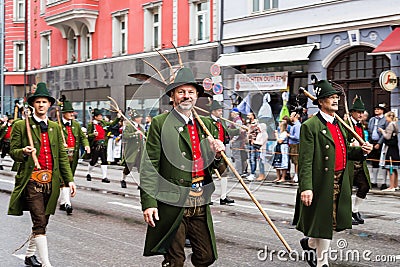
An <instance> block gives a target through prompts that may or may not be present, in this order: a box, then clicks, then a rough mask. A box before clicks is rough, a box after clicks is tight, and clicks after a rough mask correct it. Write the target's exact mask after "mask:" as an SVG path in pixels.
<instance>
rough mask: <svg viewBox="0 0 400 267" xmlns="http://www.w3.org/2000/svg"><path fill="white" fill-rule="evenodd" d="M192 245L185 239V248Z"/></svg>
mask: <svg viewBox="0 0 400 267" xmlns="http://www.w3.org/2000/svg"><path fill="white" fill-rule="evenodd" d="M191 247H192V244H190V240H189V239H187V238H186V239H185V248H191Z"/></svg>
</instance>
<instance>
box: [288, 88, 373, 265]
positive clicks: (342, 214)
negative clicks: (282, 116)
mask: <svg viewBox="0 0 400 267" xmlns="http://www.w3.org/2000/svg"><path fill="white" fill-rule="evenodd" d="M315 92H316V96H317V99H316V100H314V102H313V104H314V105H318V107H319V109H320V111H319V112H318V113H317V114H316V115H315V116H313V117H312V118H310V119H308V120H306V121H305V122H304V123H303V124H302V126H301V129H300V148H299V189H298V198H297V203H296V210H295V220H294V222H295V223H296V224H297V225H296V228H297V229H298V230H299V231H301V232H303V233H304V235H305V236H306V237H305V238H303V239H301V241H300V244H301V246H302V248H303V249H304V250H306V251H308V252H311V255H312V253H315V252H316V256H317V259H315V257H309V258H308V259H307V262H308V263H309V264H310V266H318V267H321V266H329V263H328V253H327V250H328V249H329V247H330V242H331V240H332V235H333V233H332V232H333V231H342V230H345V229H351V227H352V213H351V184H352V183H351V181H350V178H349V173H348V165H349V160H360V161H361V160H365V158H366V155H367V154H368V153H369V152H371V150H372V145H371V144H369V143H365V144H363V145H362V146H361V147H353V146H350V145H349V143H348V141H347V132H346V130H345V129H344V128H343V126H342V124H341V123H340V122H338V121H337V120H336V119H335V112H337V111H338V108H339V100H340V97H339V96H340V95H341V92H337V91H336V90H335V89H334V88H333V87H332V85H331V84H330V83H329V82H328V81H326V80H321V81H318V82H317V84H316V86H315ZM309 255H310V254H309ZM314 256H315V254H314Z"/></svg>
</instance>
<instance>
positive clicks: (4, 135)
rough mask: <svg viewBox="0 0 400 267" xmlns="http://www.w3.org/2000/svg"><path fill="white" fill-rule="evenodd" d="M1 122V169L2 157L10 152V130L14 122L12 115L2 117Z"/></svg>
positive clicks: (1, 165) (0, 164) (0, 168)
mask: <svg viewBox="0 0 400 267" xmlns="http://www.w3.org/2000/svg"><path fill="white" fill-rule="evenodd" d="M3 118H4V119H3V124H2V125H1V126H0V151H1V156H0V170H3V159H4V158H5V157H6V155H7V154H10V141H11V130H12V125H13V123H14V115H6V116H4V117H3Z"/></svg>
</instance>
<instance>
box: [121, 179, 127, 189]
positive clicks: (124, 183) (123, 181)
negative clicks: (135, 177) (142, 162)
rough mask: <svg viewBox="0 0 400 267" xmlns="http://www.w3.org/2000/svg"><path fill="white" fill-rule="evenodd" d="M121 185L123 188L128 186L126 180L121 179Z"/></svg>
mask: <svg viewBox="0 0 400 267" xmlns="http://www.w3.org/2000/svg"><path fill="white" fill-rule="evenodd" d="M121 187H122V188H126V182H125V180H121Z"/></svg>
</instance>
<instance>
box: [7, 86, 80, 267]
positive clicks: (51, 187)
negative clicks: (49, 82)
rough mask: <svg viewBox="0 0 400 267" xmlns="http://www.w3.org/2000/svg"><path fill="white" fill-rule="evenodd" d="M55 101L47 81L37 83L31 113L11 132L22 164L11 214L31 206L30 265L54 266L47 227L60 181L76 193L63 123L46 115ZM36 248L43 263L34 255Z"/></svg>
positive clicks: (15, 154) (13, 151)
mask: <svg viewBox="0 0 400 267" xmlns="http://www.w3.org/2000/svg"><path fill="white" fill-rule="evenodd" d="M54 102H55V99H54V98H53V97H51V96H50V94H49V91H48V90H47V88H46V84H44V83H38V85H37V89H36V91H35V93H34V94H32V95H31V96H30V97H29V98H28V104H29V105H30V106H33V108H34V113H33V115H32V117H30V118H26V119H25V120H20V121H18V122H16V123H15V124H14V126H13V130H12V135H11V149H10V155H11V157H12V158H13V159H14V160H15V161H16V162H20V164H19V169H18V172H17V175H16V176H15V187H14V190H13V192H12V193H11V198H10V203H9V207H8V214H9V215H17V216H21V215H22V214H23V211H24V210H29V212H30V214H31V218H32V223H33V226H32V235H31V237H30V239H29V244H28V249H27V252H26V257H25V264H26V265H28V266H46V267H48V266H51V264H50V261H49V257H48V248H47V238H46V227H47V224H48V221H49V217H50V215H51V214H54V212H55V209H56V207H57V199H58V196H59V193H60V182H61V181H62V182H63V183H64V184H66V185H68V186H69V188H70V189H71V196H75V193H76V186H75V183H74V178H73V176H72V172H71V168H70V166H69V162H68V157H67V153H66V151H65V147H64V144H63V140H62V136H61V134H62V133H61V130H60V127H59V126H58V125H57V123H55V122H52V121H50V120H49V119H48V116H47V111H48V109H49V108H50V106H51V105H53V104H54ZM26 120H29V121H28V123H29V129H30V131H31V136H32V140H33V146H31V144H30V142H29V139H28V133H27V129H28V128H27V125H26ZM32 155H36V158H37V161H34V159H33V157H32ZM36 158H35V159H36ZM61 174H62V175H61ZM36 249H37V250H38V253H39V256H40V259H41V262H42V263H41V265H40V263H39V262H38V260H37V259H36V257H35V251H36Z"/></svg>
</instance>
